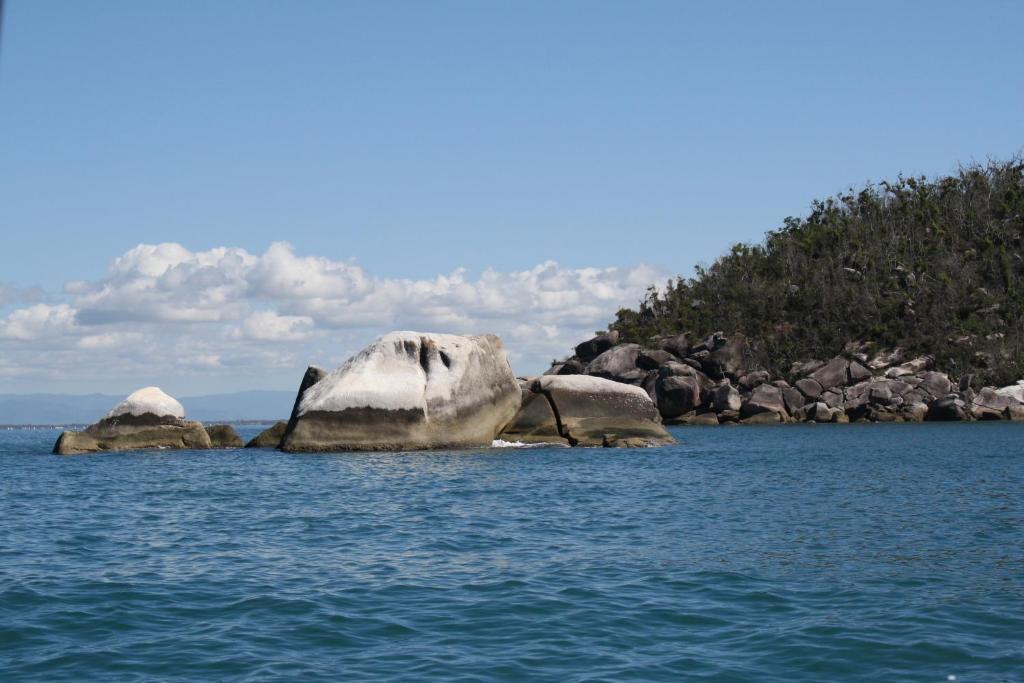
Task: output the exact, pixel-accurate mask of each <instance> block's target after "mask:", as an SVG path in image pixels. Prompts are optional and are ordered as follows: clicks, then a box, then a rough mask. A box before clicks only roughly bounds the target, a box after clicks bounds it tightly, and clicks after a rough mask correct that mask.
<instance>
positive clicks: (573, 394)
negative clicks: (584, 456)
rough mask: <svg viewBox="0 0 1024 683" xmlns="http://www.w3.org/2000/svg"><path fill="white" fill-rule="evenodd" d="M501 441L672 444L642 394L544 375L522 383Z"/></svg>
mask: <svg viewBox="0 0 1024 683" xmlns="http://www.w3.org/2000/svg"><path fill="white" fill-rule="evenodd" d="M501 438H502V439H504V440H506V441H521V442H524V443H550V442H559V441H563V442H565V443H567V444H568V445H570V446H618V447H637V446H656V445H661V444H667V443H672V442H673V441H674V440H673V439H672V437H671V435H669V433H668V432H667V431H665V427H664V426H662V424H661V417H660V416H659V415H658V409H657V407H656V406H655V405H654V402H653V401H652V400H651V397H650V396H649V395H648V394H647V392H646V391H644V390H643V389H641V388H640V387H635V386H631V385H628V384H622V383H620V382H613V381H612V380H608V379H602V378H600V377H590V376H587V375H544V376H542V377H539V378H536V379H534V380H528V381H524V384H523V402H522V409H521V410H520V411H519V414H518V415H516V418H515V420H513V421H512V422H511V423H510V424H509V425H508V427H507V428H506V429H505V431H504V432H503V434H502V437H501Z"/></svg>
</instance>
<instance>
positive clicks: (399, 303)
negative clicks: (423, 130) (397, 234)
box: [0, 242, 664, 393]
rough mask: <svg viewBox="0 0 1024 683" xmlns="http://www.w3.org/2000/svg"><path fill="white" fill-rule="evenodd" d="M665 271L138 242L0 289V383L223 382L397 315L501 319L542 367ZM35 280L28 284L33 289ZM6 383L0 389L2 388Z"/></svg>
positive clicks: (338, 354) (301, 362)
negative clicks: (378, 271)
mask: <svg viewBox="0 0 1024 683" xmlns="http://www.w3.org/2000/svg"><path fill="white" fill-rule="evenodd" d="M663 275H664V274H663V273H661V272H660V271H658V270H657V269H654V268H652V267H649V266H644V265H640V266H634V267H629V268H563V267H561V266H559V265H558V264H557V263H555V262H554V261H546V262H544V263H541V264H539V265H537V266H535V267H533V268H531V269H529V270H522V271H512V272H498V271H495V270H491V269H488V270H485V271H483V272H482V273H481V274H480V275H479V276H478V277H475V278H471V277H467V272H466V270H465V269H458V270H456V271H454V272H452V273H449V274H446V275H438V276H436V277H434V278H430V279H403V278H387V277H379V276H375V275H374V274H372V273H369V272H367V271H366V270H365V269H363V268H362V267H361V266H359V265H357V264H355V263H354V262H345V261H333V260H331V259H327V258H324V257H320V256H304V255H299V254H296V253H295V250H294V248H293V247H292V246H291V245H289V244H287V243H285V242H277V243H274V244H272V245H271V246H270V247H269V248H268V249H267V250H266V252H264V253H263V254H261V255H254V254H251V253H249V252H247V251H246V250H244V249H240V248H237V247H217V248H214V249H210V250H208V251H199V252H193V251H190V250H188V249H186V248H185V247H183V246H182V245H180V244H175V243H164V244H140V245H138V246H137V247H135V248H133V249H131V250H129V251H127V252H125V253H124V254H122V255H120V256H118V257H117V258H116V259H114V261H113V262H112V263H111V264H110V266H109V268H108V269H107V272H106V274H105V275H104V276H103V277H101V278H99V279H97V280H94V281H72V282H68V283H66V285H65V287H64V293H63V295H62V296H60V297H54V298H52V299H49V300H45V301H43V300H42V299H43V297H42V294H41V293H40V292H38V291H36V290H16V289H14V288H12V287H7V288H6V289H4V290H2V291H0V294H4V298H3V299H2V300H0V305H6V306H7V309H8V311H9V312H7V313H6V315H4V316H3V317H2V318H0V383H2V384H3V385H6V386H8V387H13V386H15V385H17V386H18V390H19V391H23V390H25V387H29V386H32V387H35V390H36V391H51V390H75V388H78V389H79V390H81V389H84V388H85V387H87V386H91V385H90V383H93V384H95V383H96V382H105V383H104V386H96V387H95V388H94V389H92V390H95V391H103V390H111V389H112V386H111V385H112V384H117V388H120V385H119V384H118V383H117V382H116V381H114V379H115V378H118V377H124V378H126V379H125V380H124V381H130V380H134V379H135V378H139V379H142V378H151V379H149V380H148V381H152V382H159V381H163V382H168V381H170V382H171V383H172V384H173V382H178V383H179V384H181V385H188V387H189V388H195V389H200V390H201V389H203V388H204V387H207V386H214V385H216V386H221V387H223V388H224V390H230V389H234V388H243V387H244V388H251V387H258V386H267V387H268V388H270V387H271V386H272V385H274V384H275V383H280V382H287V384H286V386H290V383H291V382H290V380H285V379H282V378H285V377H291V376H292V375H294V374H295V372H301V370H302V368H304V367H305V365H306V364H308V363H315V364H320V365H324V366H327V367H332V368H333V367H335V366H337V365H339V364H340V363H342V362H343V361H344V360H345V359H346V358H347V357H348V356H349V355H351V354H352V353H354V352H356V351H357V350H359V349H360V348H362V347H363V346H365V345H366V344H367V343H369V342H370V341H371V340H372V339H373V338H374V337H376V336H377V335H379V334H383V333H384V332H387V331H389V330H394V329H414V330H421V331H438V332H440V331H444V332H453V333H465V334H469V333H483V332H492V333H495V334H498V335H500V336H501V337H502V338H503V339H504V341H505V345H506V347H507V348H508V349H509V352H510V357H511V359H512V362H513V367H514V368H515V369H516V371H517V372H520V373H527V372H536V371H539V370H541V369H543V368H544V367H545V366H546V364H547V362H548V361H550V360H551V359H552V358H554V357H561V356H564V355H566V354H567V353H568V352H569V350H570V348H571V347H572V345H574V344H575V343H577V342H578V341H579V340H580V339H582V338H583V337H586V336H587V335H589V334H590V333H592V332H593V331H594V330H596V329H600V328H603V327H604V326H605V325H606V324H607V323H608V322H609V320H610V319H611V317H612V316H613V315H614V313H615V311H616V310H617V309H618V308H620V307H622V306H631V305H634V304H636V303H637V301H638V300H639V299H640V298H641V297H642V295H643V293H644V290H645V289H646V288H647V287H648V286H649V285H650V284H652V283H654V282H656V281H658V280H660V279H661V278H662V277H663ZM28 292H31V293H30V294H27V293H28ZM277 388H281V387H277ZM5 390H6V389H0V393H3V391H5Z"/></svg>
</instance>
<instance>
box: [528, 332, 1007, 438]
mask: <svg viewBox="0 0 1024 683" xmlns="http://www.w3.org/2000/svg"><path fill="white" fill-rule="evenodd" d="M869 349H870V346H869V345H868V344H863V343H851V344H848V345H847V346H846V348H845V349H844V351H843V354H841V355H838V356H836V357H834V358H832V359H831V360H827V361H826V360H817V359H808V360H805V361H802V362H798V363H794V364H793V366H792V367H791V368H790V372H789V374H788V376H787V377H785V378H783V377H774V376H772V375H771V374H770V373H769V372H768V371H766V370H764V369H763V368H762V367H760V366H759V365H758V363H757V362H756V355H757V354H755V353H753V352H752V349H751V347H750V345H749V343H748V341H747V340H746V339H745V338H743V337H740V336H736V337H733V338H729V337H726V336H725V335H723V334H722V333H715V334H713V335H711V336H709V337H707V338H706V339H701V340H693V339H691V337H690V335H687V334H680V335H676V336H669V337H655V338H653V339H651V340H650V342H649V343H648V344H646V345H644V346H641V345H639V344H631V343H620V340H619V337H618V334H617V333H616V332H614V331H613V332H609V333H606V334H600V335H597V336H595V337H593V338H592V339H589V340H587V341H585V342H583V343H582V344H580V345H579V346H577V347H576V349H575V354H574V355H573V356H571V357H570V358H567V359H565V360H563V361H560V362H556V363H554V364H553V365H552V367H551V369H550V370H548V372H547V373H546V374H548V375H554V376H566V375H569V376H572V375H589V376H592V377H601V378H605V379H609V380H612V381H615V382H620V383H623V384H629V385H633V386H637V387H640V388H642V389H643V390H644V391H645V392H646V393H647V395H648V396H650V398H651V400H652V401H653V402H654V403H655V405H656V406H657V409H658V412H659V414H660V415H661V417H662V419H663V420H664V422H665V423H666V424H702V425H716V424H727V423H737V422H739V423H754V424H774V423H784V422H922V421H925V420H929V421H962V420H1021V419H1024V380H1022V381H1021V382H1019V383H1018V384H1016V385H1012V386H1008V387H1002V388H996V387H984V388H982V389H980V390H978V391H974V390H972V389H971V387H970V377H965V378H961V379H960V380H959V381H954V380H952V379H950V377H949V376H948V375H946V374H944V373H942V372H938V371H936V370H934V369H933V368H932V359H931V358H930V357H928V356H918V357H913V358H906V357H905V354H904V353H903V351H902V350H901V349H891V350H876V351H874V352H871V353H869V352H868V350H869Z"/></svg>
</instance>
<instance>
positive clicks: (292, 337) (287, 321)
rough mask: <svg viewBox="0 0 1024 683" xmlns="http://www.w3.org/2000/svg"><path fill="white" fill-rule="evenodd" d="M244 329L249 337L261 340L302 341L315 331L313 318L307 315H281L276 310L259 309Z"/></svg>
mask: <svg viewBox="0 0 1024 683" xmlns="http://www.w3.org/2000/svg"><path fill="white" fill-rule="evenodd" d="M242 329H243V332H244V334H245V336H247V337H248V338H249V339H258V340H261V341H302V340H304V339H309V337H310V335H311V334H312V332H313V319H312V318H310V317H308V316H305V315H279V314H277V313H275V312H274V311H257V312H256V313H253V314H252V315H250V316H249V317H248V318H246V319H245V322H244V323H242Z"/></svg>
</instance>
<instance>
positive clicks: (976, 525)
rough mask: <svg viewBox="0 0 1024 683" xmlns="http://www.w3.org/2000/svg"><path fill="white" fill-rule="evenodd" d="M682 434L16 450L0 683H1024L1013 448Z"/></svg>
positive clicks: (35, 442) (882, 430) (1007, 440)
mask: <svg viewBox="0 0 1024 683" xmlns="http://www.w3.org/2000/svg"><path fill="white" fill-rule="evenodd" d="M240 431H242V432H244V433H243V437H248V436H249V435H251V434H252V433H254V432H255V431H256V430H255V429H249V430H240ZM674 433H675V435H676V436H677V438H679V440H680V444H679V445H678V446H674V447H669V448H662V449H650V450H623V451H616V450H601V449H597V450H569V449H548V448H535V449H492V450H485V451H478V452H463V453H447V452H441V453H407V454H339V455H315V456H301V455H283V454H279V453H275V452H272V451H245V450H237V451H223V452H168V451H158V452H145V453H121V454H105V455H96V456H76V457H60V456H54V455H49V454H48V451H49V449H50V447H51V446H52V444H53V441H54V438H55V436H56V433H55V432H50V431H6V432H0V679H2V680H4V681H21V680H40V681H44V680H45V681H64V680H66V681H86V680H154V679H156V680H159V679H167V680H182V681H210V680H268V679H279V678H289V679H296V680H304V681H315V680H324V681H327V680H331V681H335V680H359V679H388V680H407V681H423V680H431V679H437V680H467V681H470V680H472V681H477V680H551V681H582V680H588V681H591V680H594V681H621V680H660V681H678V680H683V679H687V680H689V679H701V678H708V679H713V680H716V681H728V680H737V681H743V680H784V681H822V680H864V681H896V680H899V681H903V680H908V681H936V682H939V681H947V680H949V678H948V677H949V676H956V677H957V679H956V680H958V681H1011V680H1012V681H1019V680H1022V679H1024V500H1022V496H1024V447H1022V444H1024V425H1016V424H1001V423H993V424H969V425H849V426H842V425H820V426H814V425H810V426H785V427H775V428H772V427H734V428H696V427H692V428H679V429H676V430H675V431H674Z"/></svg>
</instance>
